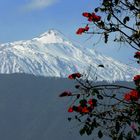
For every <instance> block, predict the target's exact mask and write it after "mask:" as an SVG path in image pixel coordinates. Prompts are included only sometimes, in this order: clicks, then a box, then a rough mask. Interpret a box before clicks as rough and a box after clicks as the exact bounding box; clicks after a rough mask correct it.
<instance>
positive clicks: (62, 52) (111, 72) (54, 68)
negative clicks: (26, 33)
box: [0, 30, 138, 81]
mask: <svg viewBox="0 0 140 140" xmlns="http://www.w3.org/2000/svg"><path fill="white" fill-rule="evenodd" d="M0 60H1V61H0V73H8V74H9V73H29V74H34V75H36V76H37V75H41V76H52V77H67V76H68V75H69V74H71V73H73V72H80V73H86V72H87V71H89V69H90V77H89V78H95V74H96V75H98V80H107V81H115V80H132V77H133V76H134V75H135V74H136V73H137V72H138V70H137V69H136V68H132V67H129V66H127V65H125V64H122V63H120V62H118V61H116V60H114V59H112V58H110V57H106V56H104V55H102V54H100V53H98V52H96V51H94V50H93V49H84V50H83V49H82V48H80V47H76V45H74V44H73V43H72V42H71V41H69V40H68V39H67V38H66V37H65V36H64V35H63V34H62V33H60V32H58V31H56V30H49V31H48V32H45V33H44V34H42V35H40V36H39V37H36V38H33V39H32V40H27V41H16V42H12V43H5V44H1V45H0ZM100 64H103V65H104V68H102V67H98V65H100Z"/></svg>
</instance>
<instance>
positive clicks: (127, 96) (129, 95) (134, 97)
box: [124, 90, 140, 101]
mask: <svg viewBox="0 0 140 140" xmlns="http://www.w3.org/2000/svg"><path fill="white" fill-rule="evenodd" d="M139 98H140V94H139V93H138V92H137V90H132V91H130V92H129V93H126V94H125V95H124V99H125V100H126V101H131V100H133V101H137V100H138V99H139Z"/></svg>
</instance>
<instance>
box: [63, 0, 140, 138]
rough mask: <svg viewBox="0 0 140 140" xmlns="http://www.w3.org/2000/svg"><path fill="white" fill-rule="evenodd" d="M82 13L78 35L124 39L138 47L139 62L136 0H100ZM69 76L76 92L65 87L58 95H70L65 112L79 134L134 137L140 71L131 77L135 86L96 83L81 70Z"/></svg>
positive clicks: (138, 126)
mask: <svg viewBox="0 0 140 140" xmlns="http://www.w3.org/2000/svg"><path fill="white" fill-rule="evenodd" d="M82 15H83V16H84V17H85V18H86V19H87V25H86V26H85V27H84V28H79V29H78V30H77V32H76V33H77V34H78V35H81V34H83V33H86V34H93V35H100V36H101V37H103V38H104V42H105V43H108V40H109V39H112V38H113V37H114V38H113V41H114V42H123V43H124V44H125V45H129V46H130V47H132V48H134V49H135V50H137V52H136V53H135V54H134V58H135V59H136V60H137V63H140V52H139V51H140V29H139V26H140V1H139V0H102V1H101V4H100V6H99V7H97V8H95V9H94V12H91V13H89V12H84V13H83V14H82ZM100 15H102V16H100ZM103 17H104V18H103ZM110 36H111V38H110ZM99 67H102V68H104V66H101V65H100V66H99ZM68 78H69V79H71V80H76V81H77V82H78V84H77V85H75V88H76V89H77V92H76V93H72V92H69V91H65V92H64V93H62V94H61V95H60V97H64V96H70V97H72V99H73V102H72V103H71V105H70V107H69V108H68V112H69V113H72V114H73V116H72V117H69V118H68V120H69V121H71V120H73V119H76V120H77V121H78V122H79V123H80V124H81V126H82V128H81V129H80V131H79V132H80V134H81V135H84V134H87V135H91V134H92V133H94V132H96V133H97V132H98V133H97V135H98V137H99V138H104V135H107V136H109V137H110V138H112V140H134V139H137V138H138V137H139V135H140V75H136V76H135V77H134V78H133V81H134V83H135V88H131V87H126V86H123V85H116V84H101V85H100V84H95V83H93V82H92V81H89V80H88V79H87V78H86V77H85V76H84V75H82V74H80V73H74V74H71V75H69V77H68ZM124 89H125V92H124Z"/></svg>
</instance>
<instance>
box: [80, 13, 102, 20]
mask: <svg viewBox="0 0 140 140" xmlns="http://www.w3.org/2000/svg"><path fill="white" fill-rule="evenodd" d="M82 15H83V16H84V17H86V18H88V21H90V22H98V21H100V20H101V17H100V16H97V15H96V14H95V13H88V12H84V13H83V14H82Z"/></svg>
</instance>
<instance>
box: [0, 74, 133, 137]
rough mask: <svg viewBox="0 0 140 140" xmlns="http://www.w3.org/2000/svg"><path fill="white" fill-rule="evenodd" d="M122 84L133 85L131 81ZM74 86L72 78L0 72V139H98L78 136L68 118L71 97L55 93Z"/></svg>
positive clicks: (76, 130) (77, 129) (74, 125)
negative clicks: (0, 73)
mask: <svg viewBox="0 0 140 140" xmlns="http://www.w3.org/2000/svg"><path fill="white" fill-rule="evenodd" d="M123 84H127V86H128V84H130V85H129V86H130V87H132V83H128V82H125V83H123ZM123 84H121V85H123ZM73 87H74V82H73V81H71V80H67V79H59V78H58V79H56V78H45V77H36V76H33V75H25V74H12V75H11V74H9V75H0V139H1V140H92V139H93V138H94V139H96V140H98V139H97V137H96V136H95V135H92V136H82V137H81V136H80V135H79V129H80V127H78V122H77V121H76V122H74V121H72V122H71V123H69V122H68V120H67V117H70V116H71V114H69V113H68V112H67V108H68V107H69V106H70V104H71V98H59V97H58V95H59V94H60V93H61V92H62V91H64V90H71V91H72V89H73ZM74 90H75V89H74ZM104 140H110V139H109V138H104Z"/></svg>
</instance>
